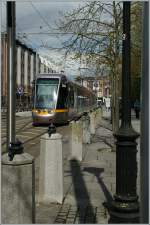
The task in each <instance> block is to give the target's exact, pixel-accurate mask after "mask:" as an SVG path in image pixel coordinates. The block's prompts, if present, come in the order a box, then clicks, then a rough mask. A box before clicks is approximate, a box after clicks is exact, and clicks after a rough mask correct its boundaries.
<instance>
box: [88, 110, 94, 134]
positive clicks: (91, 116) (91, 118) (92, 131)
mask: <svg viewBox="0 0 150 225" xmlns="http://www.w3.org/2000/svg"><path fill="white" fill-rule="evenodd" d="M89 116H90V133H91V134H95V112H94V111H92V112H90V113H89Z"/></svg>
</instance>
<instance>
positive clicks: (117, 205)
mask: <svg viewBox="0 0 150 225" xmlns="http://www.w3.org/2000/svg"><path fill="white" fill-rule="evenodd" d="M130 49H131V48H130V2H123V48H122V118H121V126H120V128H119V129H118V131H117V132H116V133H115V134H114V136H115V137H116V139H117V141H116V193H115V195H114V200H113V201H112V202H111V203H110V204H109V207H108V208H109V212H110V221H109V222H110V223H138V222H139V202H138V196H137V193H136V179H137V161H136V152H137V147H136V146H137V143H136V139H137V138H138V136H139V134H138V133H137V132H135V131H134V130H133V128H132V125H131V103H130V89H131V77H130Z"/></svg>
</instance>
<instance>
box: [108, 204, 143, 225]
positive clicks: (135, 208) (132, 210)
mask: <svg viewBox="0 0 150 225" xmlns="http://www.w3.org/2000/svg"><path fill="white" fill-rule="evenodd" d="M107 208H108V211H109V214H110V219H109V221H108V223H109V224H110V223H122V224H129V223H130V224H132V223H140V213H139V203H138V202H121V201H116V200H113V201H112V202H110V203H109V205H107Z"/></svg>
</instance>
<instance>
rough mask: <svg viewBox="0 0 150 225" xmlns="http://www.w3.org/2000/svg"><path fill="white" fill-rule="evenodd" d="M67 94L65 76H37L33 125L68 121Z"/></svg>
mask: <svg viewBox="0 0 150 225" xmlns="http://www.w3.org/2000/svg"><path fill="white" fill-rule="evenodd" d="M67 95H68V91H67V79H66V78H65V76H58V75H39V76H37V79H36V81H35V87H34V104H33V110H32V118H33V125H39V124H50V123H66V122H67V120H68V106H67Z"/></svg>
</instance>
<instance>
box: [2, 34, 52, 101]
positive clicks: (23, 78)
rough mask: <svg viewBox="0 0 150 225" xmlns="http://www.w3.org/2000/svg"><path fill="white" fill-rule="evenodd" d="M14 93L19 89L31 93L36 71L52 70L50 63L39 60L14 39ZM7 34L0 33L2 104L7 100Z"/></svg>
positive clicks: (24, 92)
mask: <svg viewBox="0 0 150 225" xmlns="http://www.w3.org/2000/svg"><path fill="white" fill-rule="evenodd" d="M15 65H16V94H18V93H19V91H20V90H21V91H22V92H23V94H26V95H27V96H31V95H32V83H33V80H34V79H35V76H36V74H38V73H48V72H52V69H51V68H50V64H48V62H46V61H44V60H41V58H40V56H39V55H38V54H37V53H36V52H35V51H34V50H33V49H31V48H29V47H27V46H26V45H24V44H22V43H21V42H20V41H19V40H16V62H15ZM7 67H8V63H7V35H6V34H5V33H2V34H1V97H2V105H3V104H6V102H7Z"/></svg>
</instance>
